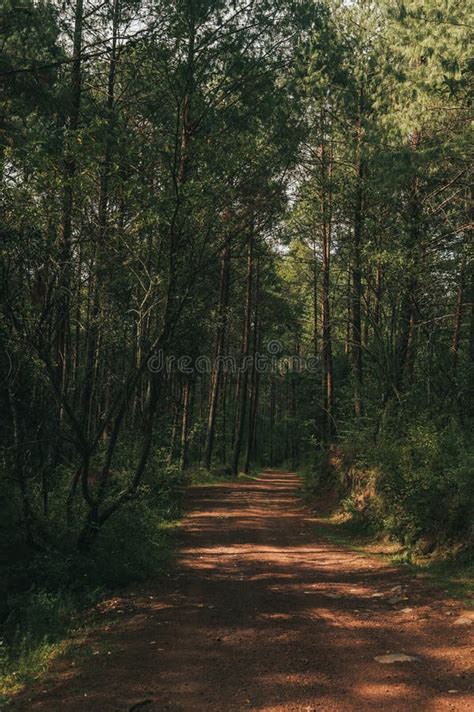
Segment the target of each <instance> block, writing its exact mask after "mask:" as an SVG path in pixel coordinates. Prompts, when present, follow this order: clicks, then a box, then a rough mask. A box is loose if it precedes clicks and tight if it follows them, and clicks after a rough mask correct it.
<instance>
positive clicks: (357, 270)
mask: <svg viewBox="0 0 474 712" xmlns="http://www.w3.org/2000/svg"><path fill="white" fill-rule="evenodd" d="M363 103H364V95H363V91H362V89H361V91H360V101H359V116H358V121H357V124H358V125H357V129H356V147H355V152H356V171H357V176H356V189H355V202H354V240H353V245H352V329H351V338H352V349H351V354H352V370H353V378H354V413H355V415H356V417H360V416H361V415H362V375H363V366H362V318H361V301H362V265H361V249H362V232H363V225H364V205H363V203H364V160H363V156H362V150H363V147H362V114H363V110H364V107H363Z"/></svg>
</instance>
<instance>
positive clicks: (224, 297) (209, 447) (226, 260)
mask: <svg viewBox="0 0 474 712" xmlns="http://www.w3.org/2000/svg"><path fill="white" fill-rule="evenodd" d="M229 284H230V243H229V240H226V244H225V246H224V251H223V255H222V266H221V279H220V289H219V306H218V310H217V332H216V345H215V349H214V359H215V360H214V363H213V365H212V373H211V392H210V398H209V415H208V420H207V432H206V444H205V447H204V458H203V465H204V467H205V468H206V469H207V470H209V469H210V467H211V460H212V452H213V448H214V437H215V430H216V417H217V407H218V403H219V392H220V387H221V383H222V369H223V364H222V357H223V355H224V344H225V336H226V327H227V312H228V308H229Z"/></svg>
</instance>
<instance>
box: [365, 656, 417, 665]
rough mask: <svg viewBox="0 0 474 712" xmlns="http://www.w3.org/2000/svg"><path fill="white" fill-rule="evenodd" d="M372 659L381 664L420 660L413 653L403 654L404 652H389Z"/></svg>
mask: <svg viewBox="0 0 474 712" xmlns="http://www.w3.org/2000/svg"><path fill="white" fill-rule="evenodd" d="M374 660H375V661H376V662H378V663H382V665H391V664H392V663H418V662H419V661H420V660H419V658H416V657H415V656H414V655H405V653H390V654H389V655H377V656H376V657H375V658H374Z"/></svg>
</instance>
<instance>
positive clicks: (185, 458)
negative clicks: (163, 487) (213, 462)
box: [180, 379, 192, 472]
mask: <svg viewBox="0 0 474 712" xmlns="http://www.w3.org/2000/svg"><path fill="white" fill-rule="evenodd" d="M191 398H192V389H191V382H190V380H189V379H186V381H185V383H184V386H183V413H182V425H181V460H180V469H181V472H184V471H185V470H186V469H187V468H188V466H189V424H190V421H191Z"/></svg>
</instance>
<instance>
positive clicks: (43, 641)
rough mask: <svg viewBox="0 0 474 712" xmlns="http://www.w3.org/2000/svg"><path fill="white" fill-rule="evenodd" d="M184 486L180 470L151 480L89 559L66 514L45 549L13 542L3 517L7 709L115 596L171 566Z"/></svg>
mask: <svg viewBox="0 0 474 712" xmlns="http://www.w3.org/2000/svg"><path fill="white" fill-rule="evenodd" d="M183 485H184V481H183V478H182V476H181V475H180V474H179V472H178V471H177V470H170V469H168V470H164V471H162V473H161V474H160V475H156V474H155V475H154V476H152V477H150V478H149V481H148V483H147V484H145V485H144V486H143V487H142V490H141V492H140V495H139V497H137V498H136V499H135V500H133V501H131V502H130V503H129V504H127V505H126V506H124V507H123V508H122V509H120V510H119V511H118V512H117V513H116V514H115V516H114V517H112V518H111V519H110V520H109V522H108V523H107V525H106V526H105V527H104V529H103V531H102V532H101V534H100V536H99V538H98V540H97V542H96V545H95V546H94V548H93V549H92V551H91V552H90V554H88V555H87V556H85V555H80V554H79V553H78V551H77V548H76V531H75V530H74V527H73V528H72V529H71V528H68V527H67V526H66V523H65V517H64V516H62V517H61V516H58V514H59V512H56V511H55V512H54V513H50V517H49V518H48V519H46V518H45V519H44V521H42V522H41V526H42V531H43V541H42V546H41V547H40V548H37V547H31V546H28V544H27V543H26V542H25V541H24V540H23V539H22V537H21V536H20V535H19V534H18V530H12V531H16V532H17V533H16V536H13V537H12V536H11V537H9V538H8V537H7V534H8V532H7V527H8V525H11V524H12V522H11V521H9V519H8V516H6V517H5V518H4V519H3V520H2V524H0V536H1V537H2V541H3V544H2V550H1V552H0V553H1V555H2V558H1V563H0V621H1V623H0V704H2V705H6V704H7V702H8V699H9V698H10V696H11V695H12V694H14V693H15V692H17V691H18V690H19V689H21V687H22V686H23V685H24V684H25V683H27V682H28V681H31V679H33V678H35V677H36V676H38V675H39V674H41V673H42V672H43V671H44V670H45V669H46V668H47V667H48V665H49V664H50V662H51V660H52V659H53V658H55V657H56V656H58V655H59V654H62V653H63V652H64V651H66V650H67V649H68V648H69V647H70V646H71V644H73V642H74V640H75V639H76V638H77V635H78V634H79V633H80V631H81V630H82V629H84V627H86V626H87V625H88V624H89V623H90V617H91V615H93V614H91V610H92V607H93V606H94V604H95V603H97V602H98V601H99V600H100V599H102V598H103V597H104V596H106V595H107V593H108V592H110V591H113V590H117V589H118V588H120V587H123V586H126V585H127V584H129V583H131V582H132V581H143V580H147V579H148V580H149V579H153V578H154V577H155V578H156V577H157V576H158V575H159V574H160V572H162V571H163V570H164V569H165V568H166V567H167V566H168V565H169V561H170V558H171V556H172V552H173V542H172V537H171V536H170V534H171V531H172V529H173V526H174V524H175V522H176V520H177V519H178V518H179V516H180V513H181V495H182V492H183ZM5 509H6V508H5Z"/></svg>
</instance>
